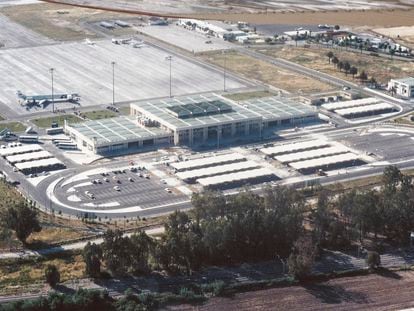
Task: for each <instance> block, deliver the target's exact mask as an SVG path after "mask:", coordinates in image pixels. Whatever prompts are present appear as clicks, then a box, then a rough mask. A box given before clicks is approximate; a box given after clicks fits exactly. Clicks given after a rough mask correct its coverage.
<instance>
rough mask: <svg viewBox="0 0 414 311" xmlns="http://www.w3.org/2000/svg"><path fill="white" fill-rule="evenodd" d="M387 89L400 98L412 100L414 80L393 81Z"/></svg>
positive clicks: (410, 78)
mask: <svg viewBox="0 0 414 311" xmlns="http://www.w3.org/2000/svg"><path fill="white" fill-rule="evenodd" d="M387 89H388V91H390V92H391V93H394V94H395V95H398V96H400V97H403V98H406V99H408V98H412V97H414V78H412V77H409V78H403V79H391V80H390V82H388V87H387Z"/></svg>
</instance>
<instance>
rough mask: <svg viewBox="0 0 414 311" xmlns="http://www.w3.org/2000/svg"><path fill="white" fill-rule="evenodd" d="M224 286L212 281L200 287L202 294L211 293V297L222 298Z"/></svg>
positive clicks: (220, 282)
mask: <svg viewBox="0 0 414 311" xmlns="http://www.w3.org/2000/svg"><path fill="white" fill-rule="evenodd" d="M225 287H226V284H225V283H224V282H223V281H214V282H213V283H209V284H203V285H201V289H202V291H203V293H205V294H206V293H211V294H213V296H222V295H223V293H224V289H225Z"/></svg>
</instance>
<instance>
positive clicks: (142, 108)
mask: <svg viewBox="0 0 414 311" xmlns="http://www.w3.org/2000/svg"><path fill="white" fill-rule="evenodd" d="M130 109H131V116H129V117H119V118H114V119H106V120H97V121H88V122H84V123H79V124H72V125H68V124H65V133H66V134H68V135H69V136H70V137H71V138H72V140H73V141H75V142H76V143H77V145H78V148H79V149H81V150H84V151H89V152H93V153H98V154H108V153H112V152H115V151H116V152H122V151H123V152H133V151H135V150H137V151H138V150H140V149H142V147H145V146H153V145H157V146H158V145H161V144H167V145H168V144H171V145H187V146H195V145H204V144H211V143H215V144H217V145H219V144H221V143H224V142H226V141H232V140H236V139H237V140H238V139H245V138H251V139H260V138H262V137H263V131H264V130H265V129H267V128H273V127H279V126H291V125H297V124H302V123H307V122H311V121H315V120H317V118H318V114H317V112H316V110H315V109H314V108H313V107H310V106H308V105H305V104H303V103H299V102H296V101H292V100H289V99H286V98H280V97H267V98H260V99H253V100H248V101H242V102H235V101H232V100H230V99H227V98H224V97H222V96H220V95H216V94H204V95H195V96H182V97H176V98H168V99H158V100H149V101H141V102H138V103H133V104H131V106H130Z"/></svg>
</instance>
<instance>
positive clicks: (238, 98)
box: [224, 91, 274, 101]
mask: <svg viewBox="0 0 414 311" xmlns="http://www.w3.org/2000/svg"><path fill="white" fill-rule="evenodd" d="M272 95H274V94H273V93H271V92H269V91H255V92H245V93H236V94H227V95H224V97H227V98H228V99H231V100H234V101H243V100H249V99H254V98H262V97H268V96H272Z"/></svg>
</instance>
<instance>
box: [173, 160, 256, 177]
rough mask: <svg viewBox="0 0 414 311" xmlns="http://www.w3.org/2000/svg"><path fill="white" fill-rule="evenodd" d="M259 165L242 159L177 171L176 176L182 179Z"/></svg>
mask: <svg viewBox="0 0 414 311" xmlns="http://www.w3.org/2000/svg"><path fill="white" fill-rule="evenodd" d="M258 166H259V165H258V164H257V163H256V162H253V161H244V162H238V163H231V164H225V165H220V166H213V167H206V168H201V169H197V170H190V171H184V172H179V173H177V174H176V175H177V177H178V178H180V179H183V180H186V179H195V178H201V177H206V176H212V175H219V174H224V173H229V172H235V171H242V170H247V169H252V168H256V167H258Z"/></svg>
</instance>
